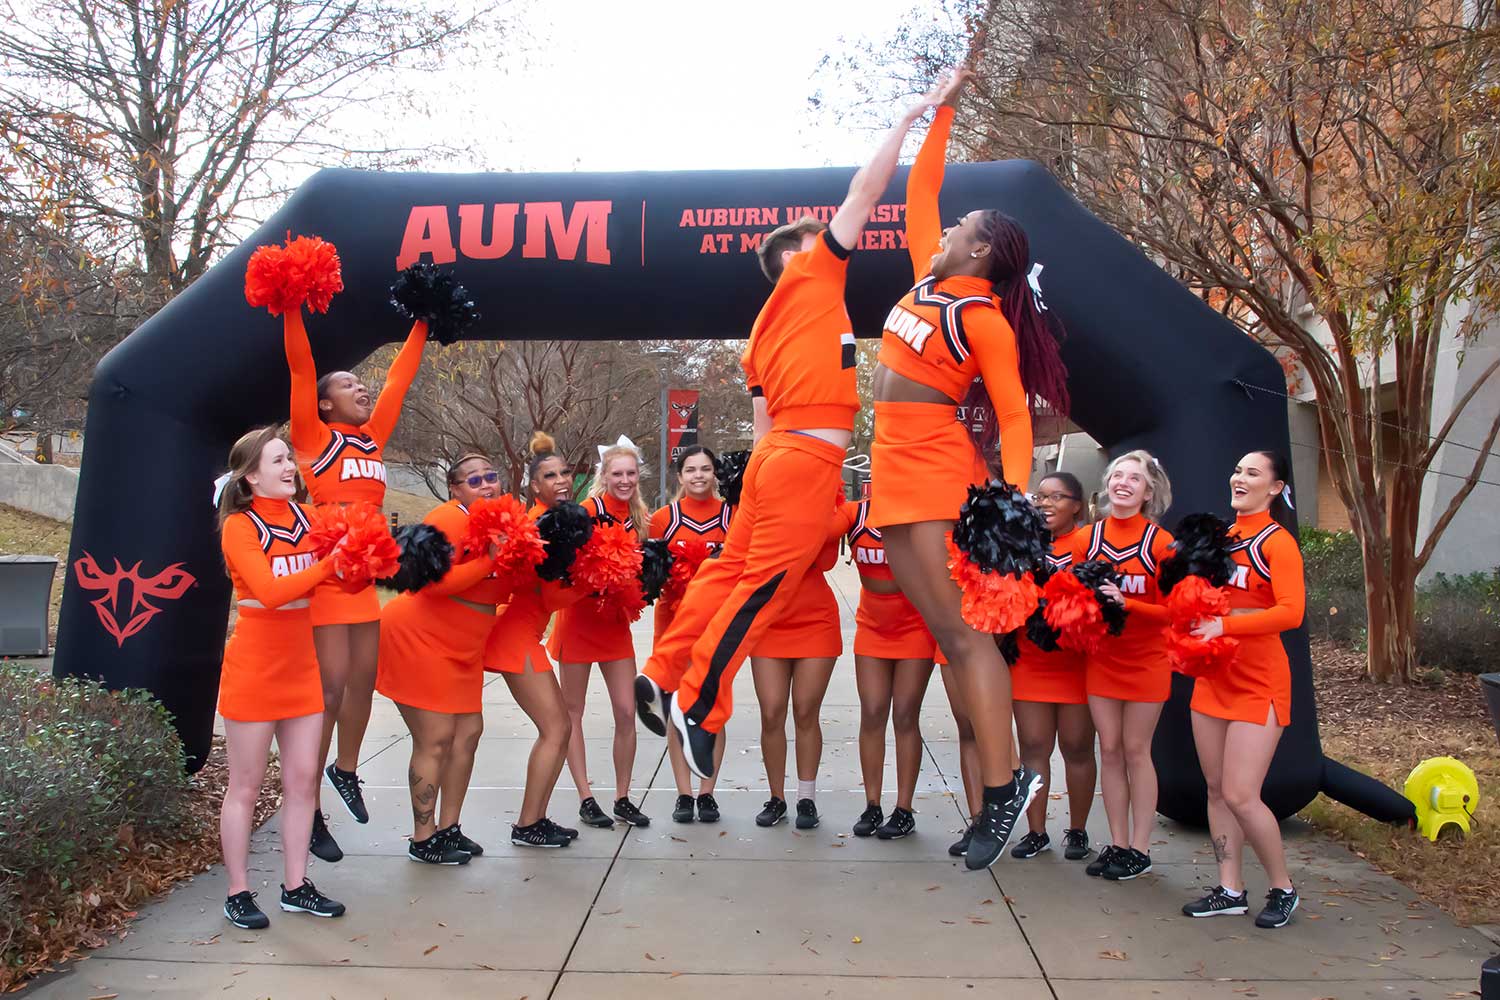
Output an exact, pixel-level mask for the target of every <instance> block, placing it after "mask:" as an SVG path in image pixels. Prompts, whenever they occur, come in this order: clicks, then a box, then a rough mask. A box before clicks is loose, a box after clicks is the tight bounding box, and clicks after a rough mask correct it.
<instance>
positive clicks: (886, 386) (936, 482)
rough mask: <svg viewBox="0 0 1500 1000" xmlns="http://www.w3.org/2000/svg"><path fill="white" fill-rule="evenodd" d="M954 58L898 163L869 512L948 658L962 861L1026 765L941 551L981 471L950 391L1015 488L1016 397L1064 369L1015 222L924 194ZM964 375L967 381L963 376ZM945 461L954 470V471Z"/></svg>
mask: <svg viewBox="0 0 1500 1000" xmlns="http://www.w3.org/2000/svg"><path fill="white" fill-rule="evenodd" d="M966 78H967V74H966V73H964V72H959V73H956V74H954V76H953V77H952V79H950V80H948V81H946V82H945V83H944V84H943V85H942V90H941V94H940V97H941V100H942V106H941V107H939V108H938V110H937V113H936V115H935V116H934V118H933V121H932V125H931V127H930V128H929V130H928V133H927V138H926V140H925V141H924V142H923V144H922V148H921V150H920V152H918V154H917V159H916V162H915V163H914V164H913V165H912V168H911V172H910V173H909V174H908V176H907V188H906V203H907V205H906V229H907V245H908V249H909V250H910V252H911V259H912V266H913V272H914V275H915V277H916V284H915V285H914V286H913V288H912V289H911V291H909V292H908V293H907V294H906V295H905V296H904V297H903V298H902V299H901V301H900V302H899V303H897V304H896V306H895V307H894V308H893V309H892V310H891V312H890V314H889V315H888V316H887V318H886V321H885V329H884V331H883V333H882V336H881V346H880V364H879V366H878V367H877V369H876V372H875V442H874V445H873V447H872V448H871V453H870V471H871V477H872V478H873V479H874V481H875V482H876V483H879V484H880V489H879V492H878V493H876V494H875V497H874V499H873V500H872V502H871V505H870V514H869V521H870V524H871V525H872V526H873V527H876V528H879V529H880V530H881V532H882V534H883V536H884V542H885V551H886V556H887V558H888V559H889V561H890V565H891V570H892V572H893V573H894V574H895V578H896V582H897V584H899V585H900V587H901V591H902V593H904V594H905V595H906V597H907V598H908V599H909V600H910V601H911V602H912V604H913V605H915V606H916V608H917V610H918V611H920V612H921V613H922V618H923V619H924V620H925V621H926V622H927V627H928V628H929V629H930V630H931V631H932V634H933V636H934V637H935V638H936V639H937V642H938V645H939V646H940V647H941V648H942V650H943V652H944V653H945V654H946V658H947V659H948V661H949V662H950V663H951V664H952V669H953V673H954V675H955V677H956V678H957V680H958V682H959V687H960V688H961V689H962V698H963V701H964V702H965V703H966V704H967V706H968V709H969V720H970V723H971V724H972V725H973V727H974V735H975V742H976V747H977V751H978V758H979V771H980V780H981V781H982V782H983V792H982V793H981V800H982V806H983V808H982V809H981V811H980V814H979V817H978V819H977V820H976V821H975V823H974V826H973V830H972V834H971V836H970V839H969V844H968V850H967V852H966V854H965V863H966V864H967V866H968V867H969V868H970V869H971V870H973V869H980V868H986V867H988V866H990V865H992V864H994V863H995V861H996V860H998V859H999V857H1000V855H1001V853H1002V852H1003V850H1004V848H1005V842H1006V841H1007V840H1008V839H1009V837H1010V834H1011V830H1012V829H1013V828H1014V826H1015V822H1016V819H1017V818H1018V817H1019V816H1020V814H1021V813H1022V812H1024V811H1025V810H1026V808H1027V806H1029V805H1030V804H1031V801H1032V799H1033V798H1034V797H1035V795H1036V792H1037V789H1038V788H1039V787H1040V784H1041V778H1040V775H1038V774H1037V773H1036V772H1035V771H1034V770H1032V769H1031V768H1028V767H1025V766H1024V765H1023V766H1022V767H1020V768H1015V769H1013V767H1012V764H1013V759H1012V754H1011V747H1010V742H1011V691H1010V671H1009V667H1008V665H1007V664H1006V662H1005V658H1004V657H1003V656H1002V655H1001V654H1000V651H999V649H998V648H997V647H996V645H995V641H994V639H993V637H992V636H990V635H988V634H986V633H984V632H981V631H979V630H977V629H975V628H973V627H971V626H970V625H969V624H968V623H967V622H966V621H965V620H964V618H963V616H962V614H961V611H960V604H961V596H962V595H961V592H960V590H959V587H958V585H957V584H956V583H955V582H954V580H953V577H952V576H951V574H950V570H949V567H948V543H947V536H948V535H949V533H950V532H951V531H952V530H953V527H954V523H955V521H956V519H957V518H958V514H959V508H960V507H961V506H962V505H963V503H964V501H965V499H966V496H967V490H968V487H969V485H971V484H984V483H988V482H989V481H990V478H991V472H990V469H989V467H988V465H987V463H986V461H985V459H984V457H983V456H984V455H985V454H987V453H988V452H989V450H990V448H989V445H990V444H991V442H990V441H989V440H981V441H977V442H976V441H974V440H972V439H971V438H970V435H969V433H968V431H967V429H966V428H965V427H964V426H963V425H962V424H961V423H959V421H958V420H957V408H958V406H959V405H960V403H965V402H967V403H968V404H969V405H983V404H986V403H987V404H989V405H990V406H991V407H992V408H993V410H994V411H995V419H994V420H993V421H988V422H987V423H986V424H985V428H986V437H988V436H992V435H993V434H994V433H995V432H996V431H997V430H998V433H999V449H1000V458H1001V469H1000V473H1001V476H1002V477H1003V478H1004V479H1005V480H1007V481H1010V482H1012V483H1014V484H1015V485H1016V486H1017V487H1019V488H1020V489H1022V490H1025V489H1026V487H1027V485H1028V481H1029V479H1030V475H1031V464H1032V431H1031V410H1030V403H1031V402H1032V401H1033V400H1036V399H1038V398H1040V399H1045V400H1046V401H1047V402H1048V403H1049V404H1050V405H1051V407H1052V408H1053V410H1054V411H1056V412H1059V413H1066V412H1067V408H1068V394H1067V387H1066V372H1065V370H1064V368H1063V365H1062V362H1061V360H1060V359H1059V357H1058V353H1057V343H1056V341H1055V339H1054V337H1053V335H1052V332H1051V331H1050V330H1049V329H1048V325H1047V322H1046V321H1045V319H1044V318H1043V316H1042V313H1041V310H1040V304H1039V297H1038V296H1037V294H1036V288H1035V287H1034V286H1033V281H1034V280H1035V270H1034V269H1033V268H1032V266H1031V259H1030V247H1029V244H1028V241H1027V238H1026V232H1025V230H1023V229H1022V228H1021V226H1020V225H1019V224H1018V223H1017V222H1016V221H1015V220H1014V219H1011V218H1010V217H1008V216H1006V215H1003V214H1002V213H1000V212H997V211H994V210H978V211H971V212H969V213H968V214H967V215H964V216H961V217H960V218H959V219H958V220H957V222H955V223H954V224H953V225H952V226H949V227H948V228H946V229H944V228H943V226H942V223H941V221H940V214H939V210H938V193H939V191H940V189H941V187H942V179H943V162H944V159H945V157H946V154H947V146H948V132H949V129H950V127H951V126H952V123H953V109H954V105H955V104H956V103H957V101H958V97H959V93H960V91H961V89H962V87H963V83H964V81H965V79H966ZM976 379H978V380H979V381H976ZM955 470H956V472H957V474H955Z"/></svg>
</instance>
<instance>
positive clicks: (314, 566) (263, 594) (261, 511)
mask: <svg viewBox="0 0 1500 1000" xmlns="http://www.w3.org/2000/svg"><path fill="white" fill-rule="evenodd" d="M310 531H311V527H310V525H309V523H308V520H307V515H305V514H303V513H302V509H301V508H300V507H298V506H297V505H296V504H294V503H292V502H291V501H289V500H273V499H271V498H270V497H261V496H258V497H255V498H254V499H252V500H251V501H250V509H249V510H245V511H240V512H238V513H235V514H231V515H229V517H228V519H226V520H225V521H224V529H223V531H222V532H221V533H220V536H219V544H220V547H221V548H222V550H223V552H224V565H225V566H226V567H228V569H229V579H230V582H231V583H233V584H234V593H235V599H236V600H240V601H255V602H257V603H258V604H260V605H261V606H263V607H266V608H279V607H281V606H282V605H283V604H289V603H291V602H292V601H295V600H298V599H300V598H304V597H307V596H308V595H310V594H311V593H312V591H313V588H315V587H316V586H317V585H318V584H320V583H322V582H323V581H324V580H327V579H328V578H329V577H331V576H333V559H332V558H331V557H326V556H325V557H324V558H322V559H319V558H318V557H317V556H316V555H314V554H313V551H312V546H311V545H310V544H309V540H308V536H309V533H310Z"/></svg>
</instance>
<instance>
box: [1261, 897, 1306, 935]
mask: <svg viewBox="0 0 1500 1000" xmlns="http://www.w3.org/2000/svg"><path fill="white" fill-rule="evenodd" d="M1301 902H1302V899H1301V897H1300V896H1298V895H1297V890H1296V889H1272V890H1271V891H1270V892H1268V893H1266V908H1265V909H1264V910H1261V911H1260V913H1259V914H1257V915H1256V917H1255V926H1257V927H1264V928H1266V929H1267V930H1270V929H1271V928H1273V927H1285V926H1286V925H1287V922H1288V921H1289V920H1291V919H1292V914H1293V913H1294V912H1296V910H1297V904H1299V903H1301Z"/></svg>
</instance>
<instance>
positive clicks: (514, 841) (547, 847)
mask: <svg viewBox="0 0 1500 1000" xmlns="http://www.w3.org/2000/svg"><path fill="white" fill-rule="evenodd" d="M510 842H511V843H512V844H514V845H515V846H517V847H535V848H538V849H540V850H555V849H557V848H559V847H567V846H568V845H567V844H533V843H532V842H531V841H529V840H517V839H516V838H514V837H512V838H510Z"/></svg>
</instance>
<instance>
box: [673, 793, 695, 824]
mask: <svg viewBox="0 0 1500 1000" xmlns="http://www.w3.org/2000/svg"><path fill="white" fill-rule="evenodd" d="M696 804H697V803H696V802H695V801H694V800H693V797H692V796H691V795H679V796H677V805H675V806H673V807H672V822H673V823H691V822H692V821H693V820H694V819H695V818H696V816H695V815H694V813H693V806H694V805H696Z"/></svg>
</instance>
